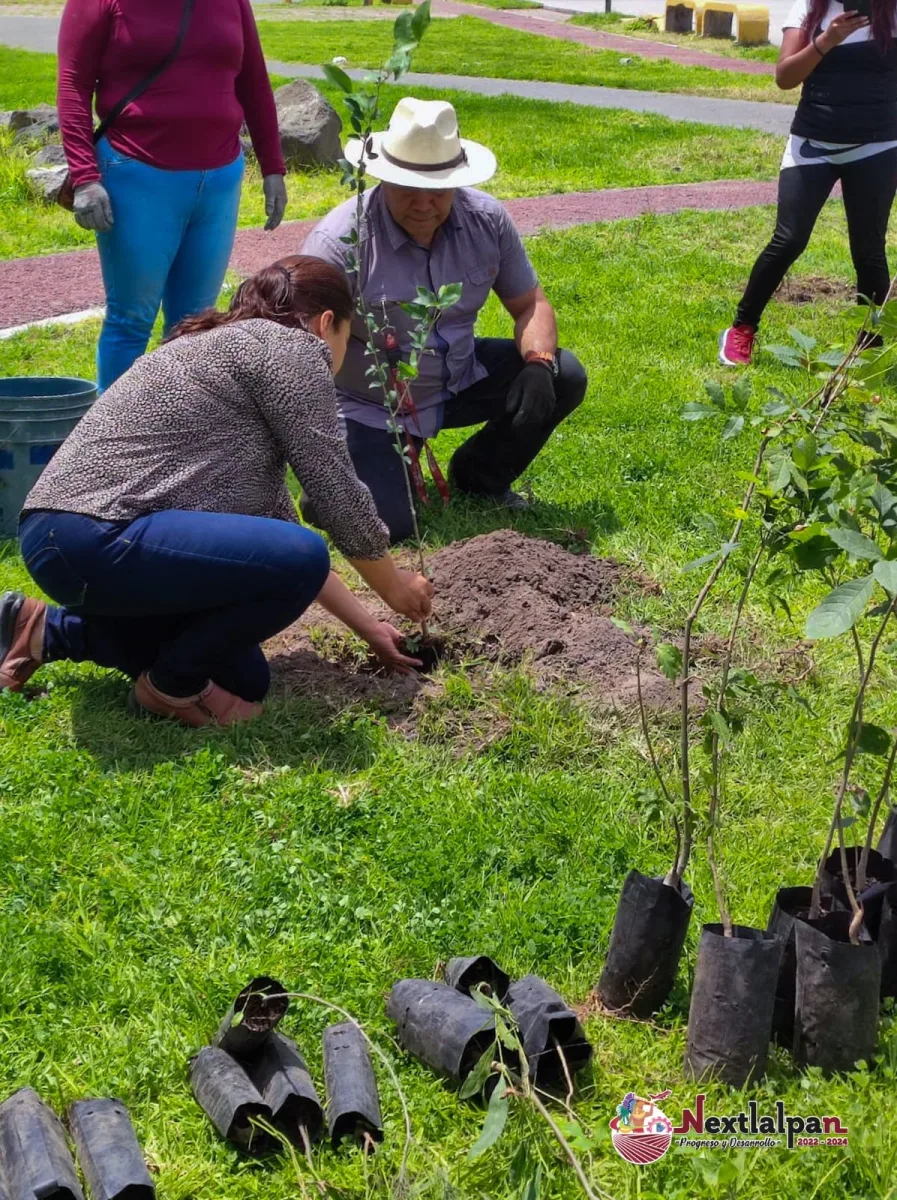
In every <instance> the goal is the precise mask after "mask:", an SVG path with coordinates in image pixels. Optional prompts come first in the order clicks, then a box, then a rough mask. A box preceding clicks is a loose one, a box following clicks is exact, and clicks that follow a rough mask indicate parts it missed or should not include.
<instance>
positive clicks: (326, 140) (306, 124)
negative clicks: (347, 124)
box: [274, 79, 343, 170]
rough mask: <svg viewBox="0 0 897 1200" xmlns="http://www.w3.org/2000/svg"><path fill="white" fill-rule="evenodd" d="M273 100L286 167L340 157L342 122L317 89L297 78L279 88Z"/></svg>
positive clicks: (313, 164) (327, 163) (325, 162)
mask: <svg viewBox="0 0 897 1200" xmlns="http://www.w3.org/2000/svg"><path fill="white" fill-rule="evenodd" d="M274 99H275V101H276V103H277V123H278V126H279V128H280V144H281V146H282V148H283V156H284V159H285V160H286V164H287V167H288V168H292V169H294V170H295V169H297V168H302V167H318V166H332V165H333V164H334V163H336V162H338V161H339V159H340V158H342V154H343V151H342V144H341V142H340V134H341V133H342V129H343V123H342V121H341V120H340V118H339V114H338V113H337V111H336V109H335V108H334V107H333V106H332V105H331V104H330V103H329V102H328V101H327V100H326V99H325V98H324V97H323V96H322V95H321V93H320V92H319V91H318V89H317V88H315V87H312V85H311V84H310V83H306V81H305V80H304V79H297V80H296V81H295V82H294V83H288V84H286V85H285V86H284V87H282V88H278V89H277V91H276V92H275V93H274Z"/></svg>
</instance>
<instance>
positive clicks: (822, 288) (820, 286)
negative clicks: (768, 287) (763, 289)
mask: <svg viewBox="0 0 897 1200" xmlns="http://www.w3.org/2000/svg"><path fill="white" fill-rule="evenodd" d="M855 295H856V289H855V288H853V287H852V286H851V285H850V284H849V283H847V282H846V281H845V280H843V279H830V278H828V277H827V276H825V275H795V276H790V277H789V278H788V279H786V280H784V281H783V283H782V284H781V285H780V286H779V290H778V291H777V292H776V300H781V301H782V303H783V304H818V303H819V302H820V301H821V300H837V301H843V302H844V303H850V302H851V301H853V299H854V297H855Z"/></svg>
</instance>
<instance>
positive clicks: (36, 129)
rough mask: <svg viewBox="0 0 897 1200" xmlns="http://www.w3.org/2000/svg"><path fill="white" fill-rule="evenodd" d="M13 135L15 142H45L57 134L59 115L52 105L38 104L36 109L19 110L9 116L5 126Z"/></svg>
mask: <svg viewBox="0 0 897 1200" xmlns="http://www.w3.org/2000/svg"><path fill="white" fill-rule="evenodd" d="M6 128H7V129H11V130H12V131H13V133H15V141H16V142H17V143H18V144H19V145H21V144H22V143H25V142H35V141H40V142H45V141H47V139H48V138H51V137H53V136H54V135H55V134H57V133H59V113H58V112H57V111H56V109H55V108H54V107H53V105H52V104H39V105H38V106H37V108H21V109H16V110H15V111H13V112H11V113H10V114H9V121H8V123H7V126H6Z"/></svg>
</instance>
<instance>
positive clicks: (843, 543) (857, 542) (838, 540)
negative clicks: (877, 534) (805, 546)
mask: <svg viewBox="0 0 897 1200" xmlns="http://www.w3.org/2000/svg"><path fill="white" fill-rule="evenodd" d="M825 532H826V533H827V534H828V536H829V537H830V538H831V539H832V541H833V542H834V543H835V545H836V546H840V547H841V549H842V550H846V551H847V553H848V554H851V555H853V557H854V558H861V559H864V560H865V561H867V562H877V561H878V560H879V559H882V558H884V555H883V554H882V552H881V550H879V548H878V546H876V544H875V542H873V540H872V538H868V537H866V535H865V534H863V533H856V532H855V531H854V530H853V529H841V528H839V527H838V526H837V525H832V526H830V527H829V528H828V529H826V531H825Z"/></svg>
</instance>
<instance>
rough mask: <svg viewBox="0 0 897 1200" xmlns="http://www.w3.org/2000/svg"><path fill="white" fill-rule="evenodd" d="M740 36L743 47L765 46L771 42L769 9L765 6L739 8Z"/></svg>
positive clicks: (756, 5) (739, 6) (741, 5)
mask: <svg viewBox="0 0 897 1200" xmlns="http://www.w3.org/2000/svg"><path fill="white" fill-rule="evenodd" d="M737 15H738V36H737V38H736V40H737V41H738V42H739V43H740V44H741V45H742V46H763V45H765V44H766V43H767V42H768V41H769V9H768V8H767V7H766V5H765V4H754V5H744V4H739V5H738V6H737Z"/></svg>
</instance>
